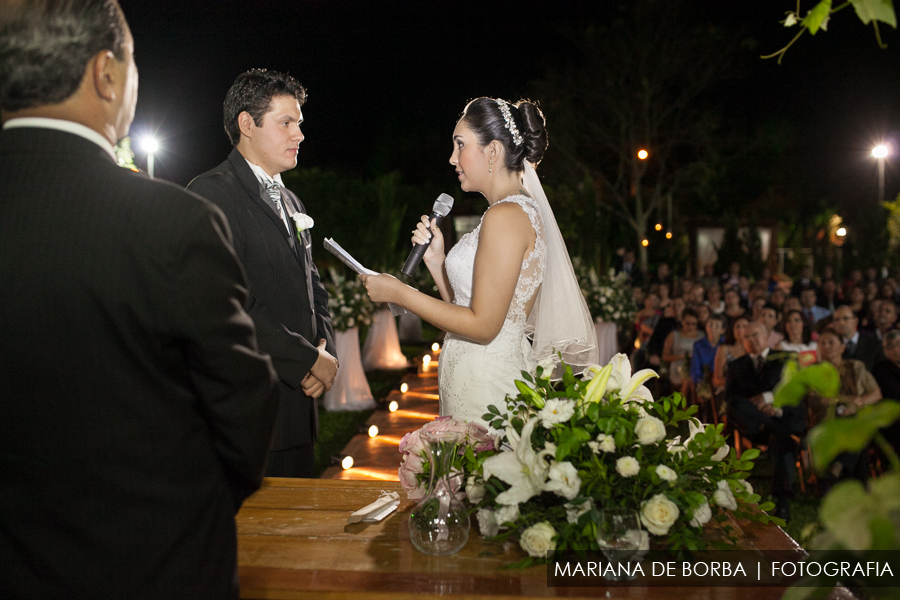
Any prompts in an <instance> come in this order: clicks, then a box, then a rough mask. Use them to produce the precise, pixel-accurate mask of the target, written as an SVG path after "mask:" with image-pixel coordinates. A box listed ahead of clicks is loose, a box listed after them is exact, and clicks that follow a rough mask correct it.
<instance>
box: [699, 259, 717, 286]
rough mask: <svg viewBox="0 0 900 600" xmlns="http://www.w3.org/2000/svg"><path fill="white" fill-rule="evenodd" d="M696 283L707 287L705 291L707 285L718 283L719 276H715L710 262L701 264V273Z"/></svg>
mask: <svg viewBox="0 0 900 600" xmlns="http://www.w3.org/2000/svg"><path fill="white" fill-rule="evenodd" d="M697 283H699V284H700V285H702V286H703V287H705V288H707V292H708V291H709V286H711V285H716V284H717V283H719V278H718V277H716V274H715V271H714V267H713V264H712V263H706V264H705V265H703V275H701V276H700V277H698V278H697Z"/></svg>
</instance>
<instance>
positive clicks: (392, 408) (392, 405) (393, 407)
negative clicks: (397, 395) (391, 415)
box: [388, 400, 400, 412]
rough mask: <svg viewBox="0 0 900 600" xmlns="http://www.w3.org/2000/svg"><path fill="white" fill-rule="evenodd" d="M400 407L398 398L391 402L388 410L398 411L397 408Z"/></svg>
mask: <svg viewBox="0 0 900 600" xmlns="http://www.w3.org/2000/svg"><path fill="white" fill-rule="evenodd" d="M398 408H400V405H399V404H397V401H396V400H391V403H390V404H388V410H389V411H390V412H397V409H398Z"/></svg>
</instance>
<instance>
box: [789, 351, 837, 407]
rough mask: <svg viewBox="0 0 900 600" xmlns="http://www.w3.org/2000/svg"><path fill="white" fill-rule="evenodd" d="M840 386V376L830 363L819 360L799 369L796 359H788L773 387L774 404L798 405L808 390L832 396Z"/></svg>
mask: <svg viewBox="0 0 900 600" xmlns="http://www.w3.org/2000/svg"><path fill="white" fill-rule="evenodd" d="M840 387H841V376H840V374H839V373H838V370H837V369H836V368H835V367H834V365H832V364H831V363H827V362H821V363H816V364H813V365H810V366H808V367H804V368H802V369H801V368H800V366H799V364H798V363H797V361H796V360H788V361H785V366H784V371H782V374H781V382H780V383H779V385H778V387H776V389H775V406H798V405H799V404H800V402H802V401H803V398H805V397H806V394H808V393H809V392H810V391H816V392H818V393H819V394H820V395H822V396H823V397H825V398H833V397H835V396H837V394H838V391H839V390H840Z"/></svg>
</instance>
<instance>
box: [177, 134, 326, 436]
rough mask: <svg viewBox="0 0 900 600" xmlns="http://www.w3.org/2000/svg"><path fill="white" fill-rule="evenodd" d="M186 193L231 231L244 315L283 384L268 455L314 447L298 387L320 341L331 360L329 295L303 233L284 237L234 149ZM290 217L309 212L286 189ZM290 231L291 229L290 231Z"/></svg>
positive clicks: (313, 430) (312, 405)
mask: <svg viewBox="0 0 900 600" xmlns="http://www.w3.org/2000/svg"><path fill="white" fill-rule="evenodd" d="M188 189H189V190H190V191H192V192H196V193H197V194H200V195H201V196H203V197H205V198H207V199H208V200H209V201H210V202H213V203H215V204H216V205H217V206H218V207H219V208H221V209H222V212H224V213H225V216H226V217H227V218H228V222H229V224H230V225H231V230H232V233H233V234H234V248H235V250H236V251H237V254H238V257H239V258H240V259H241V262H242V263H243V265H244V269H246V272H247V279H248V281H249V282H250V299H249V304H248V306H247V311H248V312H249V313H250V316H251V317H253V321H254V323H256V331H257V336H258V338H259V347H260V348H261V349H262V350H263V351H265V352H266V353H268V354H270V355H271V356H272V362H273V363H274V365H275V371H276V372H277V373H278V377H279V379H280V380H281V385H280V387H281V392H282V393H281V408H280V410H279V413H278V421H277V424H276V427H275V439H274V441H273V445H272V449H273V450H282V449H286V448H291V447H295V446H299V445H303V444H309V443H311V442H312V441H313V440H314V439H315V438H316V435H317V432H318V413H317V411H316V401H315V400H314V399H313V398H310V397H309V396H307V395H306V394H305V393H303V389H302V388H301V387H300V383H301V382H302V381H303V378H304V377H305V376H306V374H307V373H308V372H309V370H310V369H311V368H312V366H313V365H314V364H315V362H316V360H317V359H318V357H319V352H318V350H317V349H316V346H317V345H318V342H319V339H320V338H324V339H325V340H326V341H327V346H326V349H327V350H328V352H330V353H331V355H332V356H336V354H337V353H336V351H335V348H334V332H333V330H332V326H331V315H330V313H329V312H328V293H327V292H326V291H325V288H324V287H323V286H322V283H321V282H320V280H319V272H318V270H317V269H316V266H315V264H313V261H312V255H311V252H310V250H311V244H312V242H311V237H310V234H309V232H308V231H305V232H304V233H303V234H302V243H301V240H300V239H298V238H297V236H296V235H293V236H292V235H289V234H288V232H287V229H286V228H285V226H284V223H283V221H282V220H281V217H279V216H278V215H277V214H276V213H275V211H274V209H273V208H272V206H271V204H270V203H269V201H268V200H267V199H266V198H265V196H266V192H265V190H264V189H263V187H262V185H261V184H260V183H259V181H258V180H257V179H256V175H254V174H253V171H252V170H251V169H250V165H248V164H247V161H246V160H245V159H244V157H243V156H242V155H241V153H240V152H238V150H237V149H236V148H235V149H234V150H233V151H232V152H231V154H229V155H228V158H227V159H226V160H225V161H224V162H223V163H222V164H220V165H219V166H218V167H216V168H214V169H213V170H211V171H207V172H206V173H204V174H202V175H200V176H198V177H197V178H196V179H194V180H193V181H192V182H191V183H190V184H188ZM283 197H284V201H285V204H286V206H287V207H288V209H289V211H290V212H296V211H300V212H306V211H305V209H304V208H303V205H302V204H301V203H300V201H299V200H298V199H297V196H295V195H294V194H293V193H291V192H290V191H289V190H287V189H285V190H284V193H283ZM292 227H293V223H292Z"/></svg>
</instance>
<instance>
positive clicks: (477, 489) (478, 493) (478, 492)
mask: <svg viewBox="0 0 900 600" xmlns="http://www.w3.org/2000/svg"><path fill="white" fill-rule="evenodd" d="M466 495H467V496H468V497H469V502H471V503H472V504H478V503H479V502H481V501H482V499H483V498H484V483H477V482H476V480H475V476H474V475H471V476H469V479H468V480H467V481H466Z"/></svg>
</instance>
